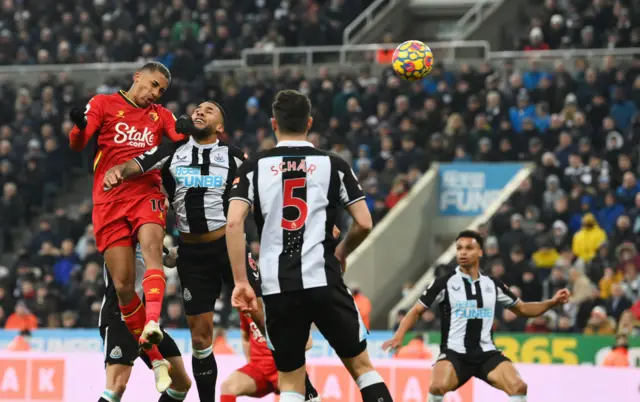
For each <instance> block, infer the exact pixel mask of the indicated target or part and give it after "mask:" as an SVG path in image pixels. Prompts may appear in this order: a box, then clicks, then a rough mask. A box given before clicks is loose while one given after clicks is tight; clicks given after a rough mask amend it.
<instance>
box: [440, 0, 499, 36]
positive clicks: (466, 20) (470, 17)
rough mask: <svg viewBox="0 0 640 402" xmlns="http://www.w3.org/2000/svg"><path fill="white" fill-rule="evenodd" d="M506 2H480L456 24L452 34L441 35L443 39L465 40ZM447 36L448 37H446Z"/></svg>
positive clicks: (490, 0)
mask: <svg viewBox="0 0 640 402" xmlns="http://www.w3.org/2000/svg"><path fill="white" fill-rule="evenodd" d="M504 1H505V0H478V1H477V2H476V3H475V4H474V5H473V7H471V8H470V9H469V10H468V11H467V12H466V13H464V15H463V16H462V17H460V19H459V20H458V21H456V23H455V24H454V25H453V28H452V29H451V31H450V32H447V33H442V34H439V35H440V37H442V38H443V39H451V40H463V39H464V38H466V37H467V36H468V33H469V32H473V30H475V29H476V28H477V27H478V25H480V24H481V23H482V21H484V19H485V17H486V16H487V15H490V14H491V13H493V12H494V11H495V10H497V9H498V7H500V6H501V5H502V3H504ZM445 35H446V36H445Z"/></svg>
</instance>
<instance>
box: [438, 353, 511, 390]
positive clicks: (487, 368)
mask: <svg viewBox="0 0 640 402" xmlns="http://www.w3.org/2000/svg"><path fill="white" fill-rule="evenodd" d="M440 360H448V361H450V362H451V364H452V365H453V368H454V370H455V371H456V375H457V376H458V387H461V386H463V385H464V384H465V383H466V382H467V381H469V380H470V379H471V377H476V378H479V379H481V380H482V381H484V382H486V383H489V380H488V378H487V377H488V376H489V373H490V372H492V371H493V369H495V368H496V367H498V365H499V364H500V363H502V362H510V361H511V360H509V358H507V357H505V356H504V355H503V354H502V352H500V351H499V350H492V351H490V352H482V353H477V354H473V355H467V354H462V353H458V352H454V351H453V350H450V349H443V350H442V351H441V352H440V357H438V361H440Z"/></svg>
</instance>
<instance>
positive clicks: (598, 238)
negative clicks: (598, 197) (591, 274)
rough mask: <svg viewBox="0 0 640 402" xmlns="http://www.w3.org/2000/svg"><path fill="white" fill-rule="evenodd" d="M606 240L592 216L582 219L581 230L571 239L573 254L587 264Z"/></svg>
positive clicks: (604, 234)
mask: <svg viewBox="0 0 640 402" xmlns="http://www.w3.org/2000/svg"><path fill="white" fill-rule="evenodd" d="M606 240H607V234H606V233H605V232H604V230H602V228H601V227H600V226H598V223H597V222H596V218H595V217H594V216H593V214H591V213H588V214H586V215H585V216H584V217H582V229H580V230H579V231H578V232H577V233H576V235H575V236H574V237H573V245H572V250H573V253H574V254H575V255H576V256H577V257H578V258H581V259H582V260H583V261H584V262H585V263H588V262H589V261H591V260H592V259H593V257H595V255H596V252H597V251H598V248H599V247H600V244H602V243H603V242H605V241H606Z"/></svg>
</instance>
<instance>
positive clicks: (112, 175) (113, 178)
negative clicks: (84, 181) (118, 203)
mask: <svg viewBox="0 0 640 402" xmlns="http://www.w3.org/2000/svg"><path fill="white" fill-rule="evenodd" d="M123 170H124V165H116V166H114V167H112V168H111V169H109V170H108V171H107V173H106V174H105V175H104V180H103V185H104V191H109V190H111V189H112V188H114V187H118V186H119V185H120V184H122V181H123V180H124V179H123V178H122V171H123Z"/></svg>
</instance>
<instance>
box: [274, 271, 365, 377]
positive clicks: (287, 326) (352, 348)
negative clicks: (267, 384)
mask: <svg viewBox="0 0 640 402" xmlns="http://www.w3.org/2000/svg"><path fill="white" fill-rule="evenodd" d="M263 302H264V308H265V316H266V325H265V327H266V332H267V343H268V345H269V348H270V349H271V350H272V351H273V358H274V360H275V362H276V366H277V367H278V371H283V372H290V371H293V370H296V369H298V368H300V367H301V366H302V365H303V364H304V363H305V345H306V343H307V340H308V339H309V331H310V329H311V324H312V323H314V324H315V325H316V326H317V327H318V330H319V331H320V333H322V335H323V336H324V337H325V339H326V340H327V342H329V345H331V347H332V348H333V349H334V350H335V351H336V354H337V355H338V356H339V357H341V358H351V357H355V356H358V355H359V354H360V353H362V352H364V350H365V349H366V348H367V341H366V337H367V334H368V333H369V331H368V330H367V328H366V327H365V325H364V322H363V321H362V318H361V316H360V313H359V311H358V308H357V307H356V304H355V301H354V300H353V296H351V293H350V292H349V290H348V289H347V287H346V286H345V285H344V283H340V284H337V285H329V286H323V287H319V288H312V289H305V290H297V291H293V292H285V293H280V294H275V295H267V296H264V297H263Z"/></svg>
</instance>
